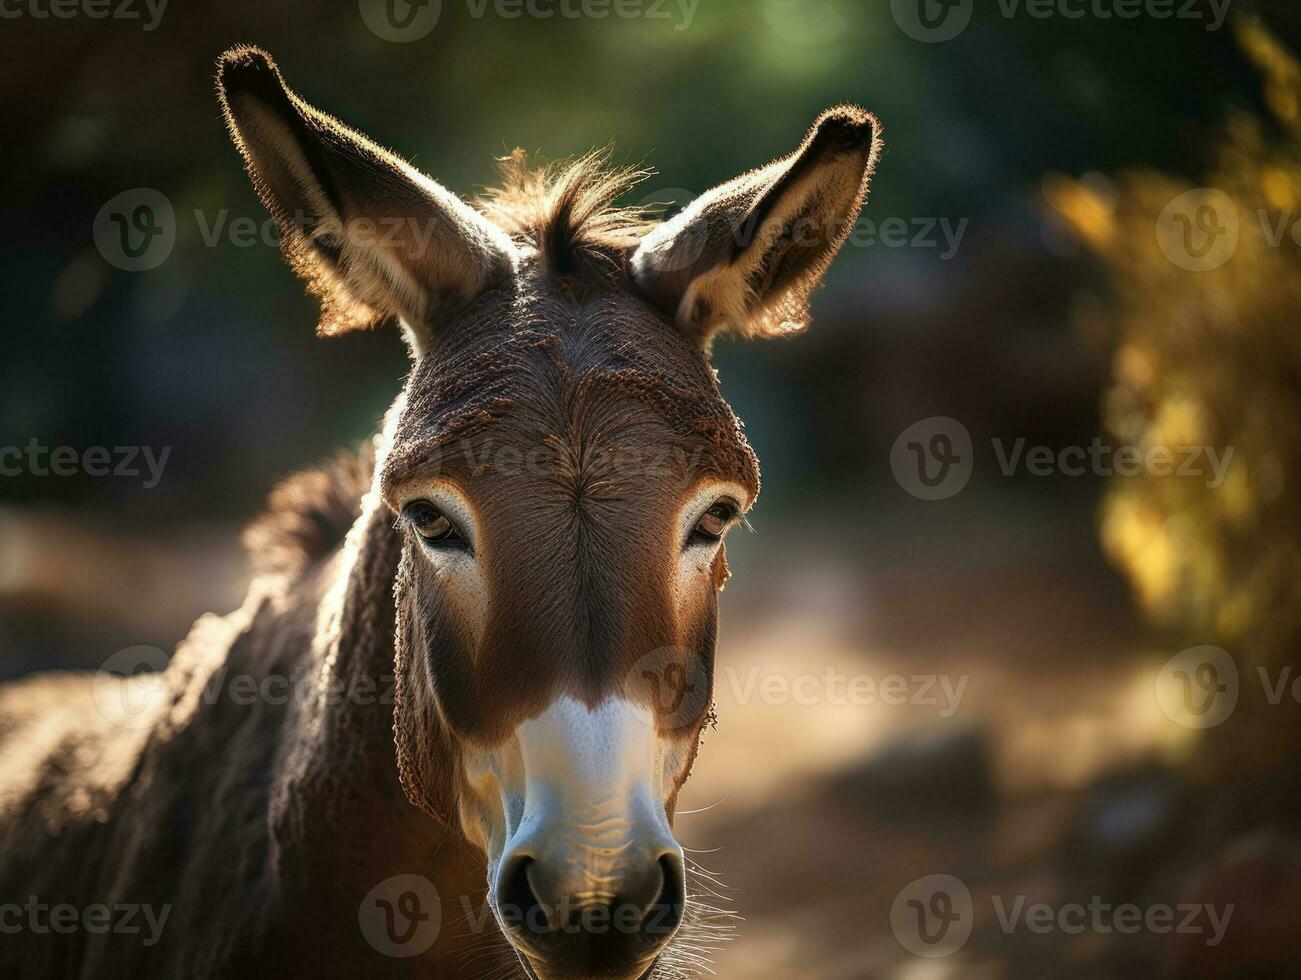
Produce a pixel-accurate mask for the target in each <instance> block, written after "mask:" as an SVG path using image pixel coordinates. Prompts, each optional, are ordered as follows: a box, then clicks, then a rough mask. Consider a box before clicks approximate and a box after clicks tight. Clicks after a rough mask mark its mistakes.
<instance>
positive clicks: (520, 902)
mask: <svg viewBox="0 0 1301 980" xmlns="http://www.w3.org/2000/svg"><path fill="white" fill-rule="evenodd" d="M534 863H535V862H534V860H533V858H531V857H528V856H523V857H517V858H515V859H514V860H513V861H512V862H511V863H510V865H509V866H508V867H507V868H506V871H505V874H503V875H502V878H501V890H500V893H499V895H498V912H499V914H500V915H501V917H502V918H503V919H504V920H505V922H506V925H508V926H510V927H513V928H515V929H520V930H523V931H526V932H530V933H532V934H534V935H537V936H544V935H546V934H547V933H548V932H550V931H551V924H550V921H549V920H548V917H547V910H546V909H545V908H544V907H543V905H542V902H541V901H540V900H539V899H538V896H537V893H536V892H535V891H534V890H533V882H532V880H531V877H530V874H529V871H530V869H531V868H532V867H533V865H534Z"/></svg>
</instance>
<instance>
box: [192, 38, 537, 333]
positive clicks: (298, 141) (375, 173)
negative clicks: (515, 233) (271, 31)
mask: <svg viewBox="0 0 1301 980" xmlns="http://www.w3.org/2000/svg"><path fill="white" fill-rule="evenodd" d="M217 93H218V97H219V98H220V100H221V106H222V109H223V111H224V112H225V115H226V124H227V125H228V126H229V128H230V134H231V137H232V138H233V139H234V141H235V145H236V146H237V147H238V148H239V151H240V153H241V154H242V155H243V157H244V162H245V164H246V165H247V167H248V172H249V176H251V177H252V179H253V185H254V187H255V188H256V189H257V192H258V196H259V197H261V198H262V203H263V204H264V205H266V208H267V210H268V211H270V212H271V215H272V217H273V218H274V219H275V222H276V225H277V227H278V228H279V231H280V240H281V245H282V248H283V250H284V253H285V256H286V257H287V258H288V260H289V262H290V264H291V265H293V267H294V268H295V269H296V270H297V271H298V272H299V273H300V274H301V275H302V276H303V277H304V278H305V279H306V280H307V282H308V284H309V286H310V288H311V289H312V291H313V292H315V293H317V294H318V295H319V296H320V298H321V323H320V328H319V329H320V332H321V333H323V334H334V333H341V332H343V331H346V330H353V329H357V328H359V327H367V326H371V325H373V324H374V323H376V322H377V321H381V320H387V319H392V318H394V317H397V318H400V319H401V321H402V322H403V324H404V325H405V326H406V328H407V329H408V331H409V333H410V334H411V335H412V340H413V343H414V345H415V347H416V349H417V350H421V349H423V347H424V345H425V344H426V343H427V342H428V340H429V336H430V332H431V331H432V329H433V328H434V327H435V326H436V325H437V324H438V322H439V321H440V320H442V319H444V318H446V317H447V316H448V315H450V314H451V313H453V312H455V311H456V310H457V309H458V308H459V307H461V306H463V305H464V304H465V303H467V302H469V301H470V300H471V299H473V298H474V297H475V296H477V295H478V294H479V293H480V292H482V291H483V290H484V289H487V288H489V287H490V286H492V285H493V284H495V283H497V282H500V281H501V280H502V279H504V278H506V276H507V275H509V273H510V272H511V270H512V269H513V268H514V265H515V262H516V254H515V248H514V246H513V245H512V244H511V241H510V239H509V238H508V237H507V236H506V234H505V233H504V232H502V231H501V230H499V229H498V228H497V227H496V226H495V225H492V224H491V223H489V222H488V221H487V220H486V219H485V218H483V217H482V216H481V215H480V214H479V213H478V212H476V211H475V210H473V209H472V208H471V207H469V206H468V205H467V204H466V203H465V202H464V201H462V200H461V199H460V198H458V197H457V196H456V195H454V194H452V193H451V192H450V191H448V190H446V189H444V188H443V187H440V186H439V185H438V184H437V183H435V182H434V181H433V180H431V179H429V178H428V177H426V176H425V175H424V174H422V173H420V172H419V171H417V170H416V169H415V168H413V167H411V166H410V165H409V164H407V163H406V162H405V161H403V160H401V159H400V158H398V157H397V156H396V155H395V154H393V153H390V152H389V151H388V150H385V149H383V148H381V147H379V146H377V145H376V144H375V143H373V142H371V141H370V140H369V139H367V138H366V137H365V136H362V135H361V134H360V133H357V132H355V131H354V130H352V129H349V128H348V127H347V126H345V125H343V124H342V123H341V122H339V121H338V120H337V119H334V118H332V117H330V116H327V115H326V114H325V113H323V112H320V111H318V110H316V109H314V108H312V107H311V106H309V105H308V104H307V103H306V102H304V101H303V100H302V99H301V98H299V97H298V96H297V95H296V94H295V93H294V92H293V91H291V90H290V88H289V87H288V86H287V85H286V84H285V81H284V79H283V78H282V77H281V75H280V70H279V69H278V68H277V67H276V64H275V62H274V61H272V59H271V56H270V55H268V54H267V53H266V52H265V51H262V50H260V49H258V48H253V47H238V48H232V49H231V50H229V51H227V52H226V53H225V54H224V55H222V56H221V60H220V62H219V63H218V69H217Z"/></svg>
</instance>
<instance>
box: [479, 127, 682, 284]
mask: <svg viewBox="0 0 1301 980" xmlns="http://www.w3.org/2000/svg"><path fill="white" fill-rule="evenodd" d="M498 167H499V170H500V172H501V183H500V184H499V185H498V186H496V187H491V188H488V189H487V190H486V191H485V192H484V193H483V195H482V196H481V197H480V198H479V199H478V200H477V201H476V202H475V203H476V204H477V205H478V208H479V211H480V212H481V213H482V214H483V216H484V217H485V218H487V219H488V220H489V221H491V222H492V223H493V224H495V225H497V227H499V228H501V229H502V231H504V232H506V233H507V234H508V235H510V236H512V237H513V238H516V239H519V240H521V241H522V242H523V243H524V244H526V245H529V246H532V247H533V248H535V249H537V250H538V252H539V253H540V255H541V256H542V259H543V261H544V262H545V263H546V268H547V270H548V271H549V272H550V273H551V274H552V275H555V276H559V277H563V278H572V279H577V280H579V281H580V282H581V281H584V280H586V279H588V278H590V277H593V276H600V275H601V274H603V273H608V272H612V271H615V270H617V269H619V268H621V267H622V257H623V255H624V253H626V252H627V251H629V250H630V249H632V248H634V247H635V246H636V245H637V244H638V243H639V242H640V241H641V239H642V238H643V237H644V236H645V234H646V233H647V232H648V231H650V230H651V229H652V228H653V227H655V225H656V224H657V223H658V222H657V221H656V219H655V218H653V217H652V216H651V215H650V214H649V212H648V211H647V209H645V208H643V207H637V206H634V207H617V206H615V203H614V202H615V201H617V200H618V199H619V198H620V197H621V196H622V195H624V194H626V193H627V192H628V191H630V190H631V189H632V188H633V187H635V186H637V184H639V183H641V181H642V180H644V179H645V178H646V177H648V176H649V175H650V171H649V170H641V169H637V168H634V167H612V166H610V150H609V148H606V149H599V150H593V151H591V152H589V153H586V154H584V155H583V156H581V157H579V158H578V159H576V160H572V161H568V162H563V161H562V162H559V163H553V164H549V165H542V166H537V167H533V166H531V165H530V162H529V159H528V154H527V153H525V151H524V150H522V149H516V150H515V151H514V152H513V153H511V154H510V155H509V156H507V157H503V158H502V159H501V160H499V161H498Z"/></svg>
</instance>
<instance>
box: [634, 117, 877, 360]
mask: <svg viewBox="0 0 1301 980" xmlns="http://www.w3.org/2000/svg"><path fill="white" fill-rule="evenodd" d="M880 131H881V126H880V123H879V122H878V121H877V119H876V117H875V116H873V115H872V114H871V113H870V112H868V111H867V110H865V109H861V108H859V107H858V106H853V105H840V106H836V107H834V108H832V109H828V110H827V111H826V112H824V113H823V114H822V115H821V116H819V117H818V119H817V121H816V122H814V124H813V126H812V128H810V129H809V131H808V134H807V135H806V136H805V138H804V142H803V143H802V144H801V145H800V147H799V149H797V150H795V152H793V153H791V154H789V155H787V156H785V157H782V158H780V159H778V160H774V161H773V162H772V163H770V164H768V165H767V166H765V167H760V168H759V169H757V170H752V171H750V172H749V173H746V174H742V175H741V176H740V177H737V178H735V179H734V180H730V181H728V182H726V183H723V184H720V185H718V186H717V187H715V188H713V189H712V190H710V191H708V192H706V193H705V194H703V195H702V196H701V197H699V198H697V199H696V200H695V201H694V202H692V204H691V205H690V206H689V207H687V208H686V209H684V210H683V211H682V213H680V214H679V215H677V216H676V217H675V218H673V219H672V220H670V221H667V222H665V223H664V224H662V225H660V226H659V227H658V228H656V229H655V230H653V231H651V232H650V233H649V234H648V235H646V237H645V238H644V239H643V240H642V242H641V244H640V245H639V246H638V248H637V251H636V252H635V253H634V254H633V256H632V258H631V260H630V267H631V271H632V276H633V279H634V281H635V282H636V283H637V285H638V286H639V287H640V288H641V289H642V290H643V291H644V292H645V293H646V295H647V296H648V297H650V299H651V300H653V301H654V302H655V303H657V304H658V305H660V306H661V307H662V308H663V309H664V310H665V311H666V312H668V313H670V314H672V315H673V316H674V317H675V318H676V320H677V322H678V325H679V327H680V328H681V329H682V330H683V331H684V332H685V333H686V334H688V335H689V336H690V337H691V338H692V339H693V340H694V341H695V342H696V343H697V344H699V345H700V346H701V347H704V348H707V347H708V346H709V343H710V341H711V339H712V337H713V336H714V334H715V333H717V332H719V331H722V330H730V331H733V332H735V333H739V334H741V335H743V336H746V337H773V336H779V335H782V334H787V333H792V332H795V331H798V330H802V329H804V327H806V326H807V325H808V321H809V311H808V300H809V296H810V294H811V293H812V291H813V290H814V289H815V288H816V287H817V285H818V283H819V282H820V281H821V279H822V275H823V273H824V272H825V271H826V269H827V266H828V265H829V264H830V263H831V260H832V259H833V258H834V257H835V255H836V253H837V252H838V251H839V250H840V246H841V245H842V244H843V243H844V241H845V238H846V237H847V236H848V234H849V231H850V228H851V227H852V226H853V223H854V221H855V220H856V219H857V217H858V213H859V210H860V208H861V207H862V204H863V199H864V198H865V196H866V194H867V187H868V183H869V181H870V179H871V176H872V172H873V170H874V169H875V167H876V161H877V158H878V157H879V155H880V152H881V138H880Z"/></svg>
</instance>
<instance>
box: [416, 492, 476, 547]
mask: <svg viewBox="0 0 1301 980" xmlns="http://www.w3.org/2000/svg"><path fill="white" fill-rule="evenodd" d="M402 522H403V523H404V524H410V525H411V526H412V527H413V528H415V530H416V534H418V535H420V536H421V537H422V538H424V540H426V541H428V542H429V543H430V544H456V545H462V544H464V543H465V542H464V539H463V538H462V537H461V534H460V532H459V531H457V529H456V525H455V524H453V523H452V522H451V521H450V520H448V518H447V517H446V516H444V515H443V514H442V513H441V512H440V511H439V510H438V508H437V507H435V506H434V505H433V504H431V503H430V502H429V501H428V500H414V501H412V502H411V503H409V504H407V505H406V507H404V508H403V509H402Z"/></svg>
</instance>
